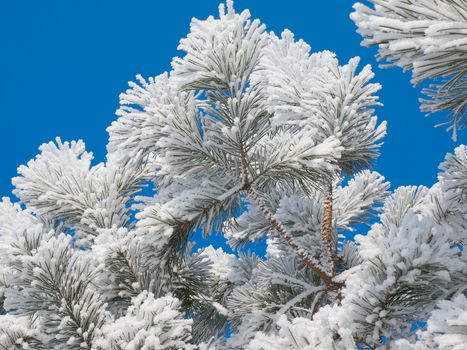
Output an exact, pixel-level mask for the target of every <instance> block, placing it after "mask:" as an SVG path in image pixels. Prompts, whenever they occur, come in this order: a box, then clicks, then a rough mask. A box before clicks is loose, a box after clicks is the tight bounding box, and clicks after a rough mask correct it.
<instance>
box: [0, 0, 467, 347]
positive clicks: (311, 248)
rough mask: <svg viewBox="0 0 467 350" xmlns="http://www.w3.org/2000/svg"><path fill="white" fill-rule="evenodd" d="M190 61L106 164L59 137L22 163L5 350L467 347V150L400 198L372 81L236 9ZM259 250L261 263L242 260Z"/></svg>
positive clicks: (8, 242)
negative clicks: (380, 167) (198, 240)
mask: <svg viewBox="0 0 467 350" xmlns="http://www.w3.org/2000/svg"><path fill="white" fill-rule="evenodd" d="M179 49H180V50H182V51H183V52H184V53H185V55H184V56H183V57H181V58H175V59H174V60H173V62H172V71H171V72H170V73H164V74H162V75H160V76H158V77H156V78H149V79H143V78H142V77H138V83H130V87H129V89H128V90H127V91H126V92H125V93H123V94H122V95H121V96H120V102H121V107H120V109H119V110H118V111H117V115H118V119H117V120H116V121H115V122H113V123H112V125H111V126H110V127H109V128H108V132H109V143H108V147H107V151H108V153H107V158H106V161H105V162H104V163H99V164H95V165H93V163H92V154H91V153H88V152H86V150H85V146H84V143H83V142H82V141H78V142H62V141H61V140H60V139H57V140H56V142H55V143H53V142H51V143H48V144H44V145H42V146H41V147H40V151H41V152H40V154H39V155H38V156H37V157H36V158H35V159H33V160H31V161H30V162H29V163H28V164H27V166H21V167H19V169H18V172H19V176H18V177H16V178H14V179H13V184H14V186H15V190H14V194H15V195H16V196H17V197H18V198H19V202H18V203H12V202H11V200H10V199H8V198H4V199H3V201H2V202H1V203H0V247H1V252H2V254H1V255H0V272H1V273H0V303H1V304H0V306H1V310H2V313H3V315H0V349H16V348H25V349H26V348H29V349H94V350H116V349H128V350H130V349H141V350H142V349H199V350H215V349H218V350H221V349H250V350H259V349H324V350H327V349H333V348H335V349H352V348H353V349H356V348H357V347H360V348H364V347H369V348H384V347H389V346H392V347H394V348H396V349H412V348H414V349H418V348H423V347H424V346H425V347H428V346H431V347H438V348H443V347H444V348H453V349H460V348H462V346H463V344H465V342H464V340H465V337H466V335H467V328H466V324H465V310H466V305H467V301H466V300H467V299H466V298H465V290H466V281H467V257H466V253H465V250H464V249H463V244H464V241H465V239H466V237H467V236H466V235H467V203H466V202H467V149H466V147H465V146H463V145H462V146H459V147H457V148H456V150H455V153H454V154H448V155H447V156H446V160H445V161H444V162H443V163H442V164H441V166H440V169H441V173H440V174H439V181H438V183H436V184H435V185H433V186H432V187H431V188H426V187H423V186H420V187H414V186H413V187H401V188H399V189H396V190H395V191H394V192H393V193H390V192H389V188H390V184H389V183H388V182H386V181H385V179H384V177H383V176H381V175H380V174H378V173H377V172H375V171H372V170H371V167H372V164H373V163H374V161H375V160H376V159H377V157H378V155H379V149H380V146H381V144H382V138H383V137H384V135H385V132H386V127H385V122H380V123H378V119H377V117H376V116H375V114H374V113H375V111H374V108H375V107H376V106H378V105H379V102H378V97H377V95H376V93H377V92H378V90H379V89H380V86H379V84H377V83H373V82H371V80H372V78H373V73H372V71H371V67H370V66H365V67H363V68H362V69H358V63H359V60H358V58H353V59H351V60H350V61H349V62H348V63H347V64H344V65H341V64H339V62H338V60H337V58H336V57H335V55H334V54H333V53H331V52H328V51H324V52H317V53H310V47H309V46H308V45H307V44H306V43H305V42H304V41H302V40H295V38H294V35H293V34H292V33H291V32H290V31H287V30H286V31H284V32H283V33H282V34H281V36H276V35H275V34H274V33H269V32H267V31H266V28H265V26H264V25H263V24H261V23H260V22H259V21H258V20H252V19H251V17H250V13H249V12H248V11H247V10H245V11H243V12H241V13H237V12H235V10H234V8H233V4H232V1H227V6H226V7H225V6H224V5H220V11H219V17H218V18H214V17H209V18H207V19H206V20H204V21H201V20H197V19H194V20H193V21H192V23H191V30H190V33H189V34H188V36H187V37H186V38H184V39H182V40H181V42H180V46H179ZM144 187H149V189H147V191H146V192H150V190H151V189H153V194H152V195H149V194H147V193H146V195H143V193H141V189H143V188H144ZM375 221H377V222H376V223H374V224H372V225H371V229H370V231H369V233H368V234H367V235H357V236H356V238H355V239H352V238H351V237H352V235H353V233H355V232H354V231H355V230H357V229H361V226H362V225H363V224H367V225H370V224H371V223H372V222H375ZM195 232H201V233H202V234H203V235H204V236H205V237H208V236H209V235H212V234H224V236H225V237H226V239H227V240H228V243H229V244H230V246H231V247H232V248H233V249H234V250H235V252H236V254H228V253H226V252H224V251H223V250H222V249H221V248H217V249H216V248H214V247H212V246H208V247H202V248H198V249H195V247H194V243H193V242H191V238H192V236H193V234H194V233H195ZM352 232H353V233H352ZM349 233H352V234H349ZM261 239H266V240H267V255H266V257H262V256H258V255H256V254H254V253H251V252H248V251H245V246H246V245H247V244H248V243H250V242H255V241H258V240H261ZM446 317H448V319H446ZM425 322H426V326H425Z"/></svg>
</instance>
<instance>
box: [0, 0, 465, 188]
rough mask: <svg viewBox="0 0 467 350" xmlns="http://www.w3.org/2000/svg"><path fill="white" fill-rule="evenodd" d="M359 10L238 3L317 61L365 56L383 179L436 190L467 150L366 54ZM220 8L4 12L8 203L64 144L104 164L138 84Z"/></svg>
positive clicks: (60, 5) (0, 80) (140, 4)
mask: <svg viewBox="0 0 467 350" xmlns="http://www.w3.org/2000/svg"><path fill="white" fill-rule="evenodd" d="M352 4H353V1H349V0H328V1H303V0H302V1H299V0H288V1H266V0H254V1H253V0H250V1H247V0H236V1H235V7H236V8H237V10H242V9H244V8H249V9H250V10H251V12H252V15H253V17H255V18H259V19H260V20H261V21H262V22H264V23H265V24H266V25H267V28H268V29H269V30H273V31H275V32H276V33H278V32H281V31H282V30H283V29H284V28H288V29H290V30H292V31H293V32H294V33H295V35H296V38H302V39H304V40H305V41H307V42H308V43H310V44H311V46H312V48H313V50H314V51H320V50H324V49H328V50H332V51H334V52H336V53H337V55H338V57H339V59H340V61H341V62H346V61H347V60H348V59H349V58H350V57H353V56H360V57H361V59H362V67H363V64H367V63H370V64H371V65H372V66H373V67H374V70H375V72H376V77H375V79H374V80H375V81H378V82H380V83H381V84H382V86H383V90H382V91H381V92H380V96H381V101H382V102H383V103H384V107H380V108H379V109H378V113H377V114H378V115H379V117H380V119H385V120H387V121H388V135H387V136H386V138H385V145H384V147H383V148H382V156H381V157H380V159H379V160H378V162H377V164H376V167H375V169H376V170H378V171H379V172H381V173H382V174H383V175H385V176H386V178H387V179H388V180H389V181H391V182H392V183H393V186H399V185H408V184H424V185H431V184H433V182H435V181H436V174H437V166H438V164H439V162H440V161H442V160H443V158H444V155H445V153H446V152H449V151H452V150H453V149H454V147H455V146H456V145H457V144H459V143H465V133H464V134H461V135H460V137H459V139H458V142H457V143H454V142H452V141H451V139H450V134H448V133H446V132H445V131H444V130H443V129H442V128H434V127H433V126H434V125H435V124H437V123H439V122H442V121H444V118H443V116H441V115H438V116H432V117H430V118H426V117H424V115H423V114H422V113H421V112H420V111H419V109H418V98H419V97H420V93H419V89H414V88H412V86H411V85H410V82H409V79H410V75H409V73H403V72H402V71H401V69H399V68H395V69H390V70H381V69H378V68H377V67H376V66H377V63H376V60H375V58H374V54H375V52H376V51H375V49H367V48H363V47H361V46H360V40H361V38H360V36H359V35H358V34H357V33H356V32H355V25H354V24H353V23H352V21H351V20H350V19H349V13H350V12H351V11H352V9H351V7H352ZM217 5H218V0H197V1H188V0H186V1H154V0H131V1H130V0H99V1H96V0H78V1H72V0H57V1H52V0H44V1H35V0H18V1H3V2H2V3H1V5H0V33H2V34H1V36H0V47H1V55H0V103H1V110H0V120H1V128H0V131H1V137H0V150H1V153H0V157H1V170H2V171H1V172H0V195H1V196H6V195H10V192H11V189H12V187H11V178H12V177H13V176H15V175H16V168H17V166H19V165H20V164H25V163H26V162H27V161H28V160H29V159H31V158H33V157H34V156H35V155H36V154H37V152H38V151H37V147H38V146H39V145H40V144H41V143H43V142H48V141H50V140H53V139H54V138H55V137H56V136H60V137H61V138H62V140H72V139H83V140H84V141H85V142H86V144H87V149H88V150H89V151H92V152H94V154H95V157H96V161H102V160H103V159H104V156H105V145H106V143H107V138H108V136H107V133H106V131H105V129H106V127H107V126H108V125H109V124H110V123H111V122H112V121H113V120H114V119H115V115H114V112H115V110H116V109H117V106H118V95H119V93H120V92H123V91H124V90H125V89H126V86H127V82H128V81H129V80H133V79H134V77H135V75H136V74H142V75H143V76H144V77H148V76H155V75H158V74H160V73H162V72H163V71H165V70H168V69H169V68H170V61H171V58H172V57H173V56H175V55H177V54H178V53H177V50H176V48H177V45H178V41H179V39H180V38H181V37H183V36H185V35H186V34H187V33H188V30H189V23H190V19H191V18H192V17H197V18H206V17H207V16H208V15H211V14H214V15H215V14H217Z"/></svg>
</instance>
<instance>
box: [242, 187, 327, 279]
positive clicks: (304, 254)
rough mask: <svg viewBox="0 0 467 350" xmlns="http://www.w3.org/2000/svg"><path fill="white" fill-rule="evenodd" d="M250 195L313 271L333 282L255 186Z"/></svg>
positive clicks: (249, 192)
mask: <svg viewBox="0 0 467 350" xmlns="http://www.w3.org/2000/svg"><path fill="white" fill-rule="evenodd" d="M248 194H249V195H250V197H251V198H252V199H253V200H255V201H256V202H257V203H258V207H259V209H260V210H261V212H262V213H263V215H264V216H265V218H266V219H267V220H268V221H269V222H270V223H271V226H272V227H274V229H275V230H276V232H277V233H278V234H279V235H280V237H282V238H283V239H284V240H285V241H286V242H287V243H288V245H289V246H290V247H291V248H292V249H293V251H294V252H295V253H296V254H297V255H298V256H299V257H300V258H301V259H302V261H303V262H304V263H305V264H306V265H307V266H308V267H309V268H310V269H311V270H312V271H313V272H315V273H316V274H317V275H318V276H319V278H320V279H321V280H322V281H323V282H324V283H325V284H326V285H330V284H332V283H333V282H332V276H330V275H328V274H327V272H326V271H324V270H323V268H322V267H321V266H320V264H319V262H318V261H317V260H316V259H315V258H313V257H311V256H309V255H308V253H307V252H306V251H305V250H303V248H301V247H299V246H298V245H297V244H296V243H295V241H294V239H293V238H292V236H290V235H289V234H288V233H287V230H286V228H285V227H284V226H283V225H282V224H281V223H280V222H278V221H277V219H275V218H274V215H273V213H272V212H271V211H270V210H269V209H268V208H267V206H266V204H265V203H264V201H263V200H261V199H260V198H259V197H258V195H257V194H256V191H255V190H254V189H253V188H250V190H249V191H248Z"/></svg>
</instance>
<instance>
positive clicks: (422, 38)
mask: <svg viewBox="0 0 467 350" xmlns="http://www.w3.org/2000/svg"><path fill="white" fill-rule="evenodd" d="M369 2H371V3H372V4H374V9H372V8H369V7H368V6H366V5H363V4H361V3H356V4H355V5H354V9H355V12H354V13H352V14H351V16H350V17H351V18H352V20H353V21H354V22H355V23H356V25H357V26H358V32H359V33H360V34H361V35H362V36H363V37H364V40H363V41H362V44H363V45H365V46H378V55H377V58H378V59H379V60H384V61H387V63H388V64H384V65H382V66H383V67H390V66H399V67H401V68H402V69H403V70H404V71H407V70H412V83H413V84H414V85H418V84H420V83H422V82H424V81H432V82H433V83H431V84H430V85H428V87H426V88H424V89H423V92H424V93H425V95H426V96H427V97H428V99H426V98H422V99H420V102H421V109H422V111H424V112H427V113H434V112H439V111H447V112H448V114H447V118H448V121H447V122H445V123H441V124H439V125H448V130H452V136H453V139H454V140H456V137H457V130H461V129H463V128H464V127H465V126H466V120H465V107H466V101H467V36H466V35H467V3H466V2H465V1H464V0H369Z"/></svg>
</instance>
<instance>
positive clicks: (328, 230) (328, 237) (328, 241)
mask: <svg viewBox="0 0 467 350" xmlns="http://www.w3.org/2000/svg"><path fill="white" fill-rule="evenodd" d="M332 186H333V185H332V183H330V184H329V187H328V193H327V196H326V200H325V201H324V208H323V223H322V242H323V247H324V254H323V255H324V261H325V262H326V263H327V265H328V266H329V270H330V274H331V276H332V277H334V276H335V275H336V262H335V248H334V239H333V237H332V202H333V199H332Z"/></svg>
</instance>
